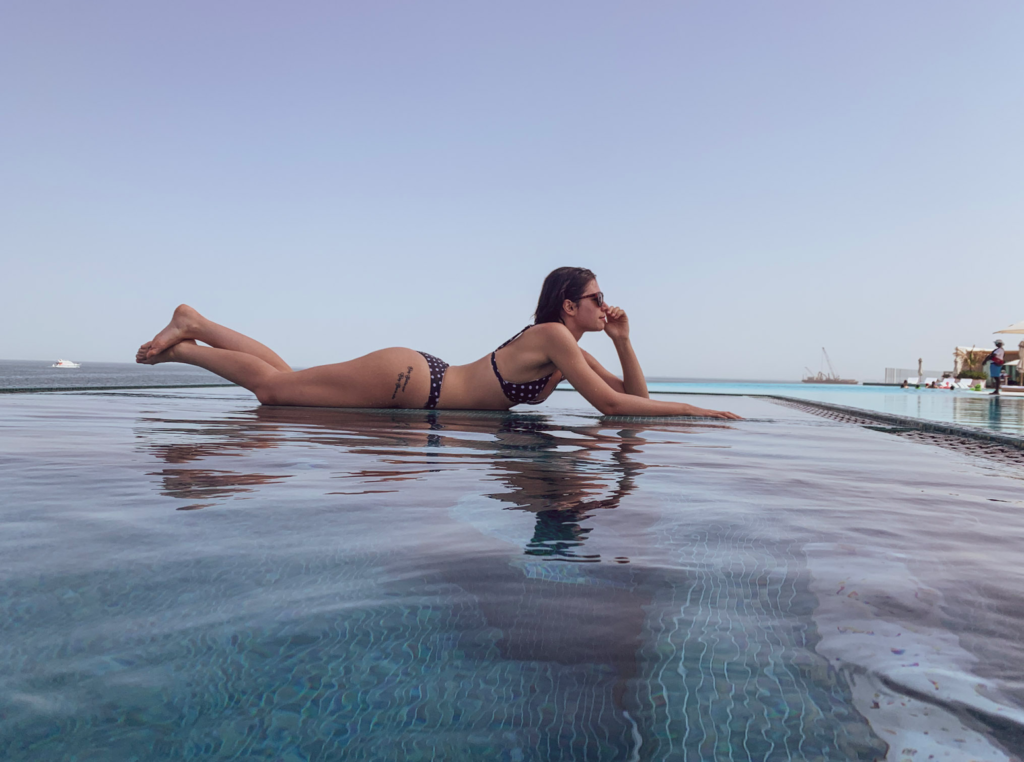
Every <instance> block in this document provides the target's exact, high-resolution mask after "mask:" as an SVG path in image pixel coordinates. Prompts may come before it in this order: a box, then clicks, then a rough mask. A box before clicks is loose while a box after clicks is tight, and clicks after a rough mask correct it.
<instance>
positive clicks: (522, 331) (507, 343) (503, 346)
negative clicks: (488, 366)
mask: <svg viewBox="0 0 1024 762" xmlns="http://www.w3.org/2000/svg"><path fill="white" fill-rule="evenodd" d="M530 328H533V326H532V325H528V326H526V328H524V329H523V330H521V331H520V332H519V333H517V334H516V335H515V336H513V337H512V338H511V339H509V340H508V341H506V342H505V343H504V344H502V345H501V346H500V347H498V349H504V348H505V347H507V346H508V345H509V344H511V343H512V342H513V341H515V340H516V339H518V338H519V337H520V336H522V335H523V334H524V333H526V331H527V330H528V329H530ZM498 349H495V350H494V352H497V351H498ZM494 352H491V354H494Z"/></svg>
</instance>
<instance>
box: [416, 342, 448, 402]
mask: <svg viewBox="0 0 1024 762" xmlns="http://www.w3.org/2000/svg"><path fill="white" fill-rule="evenodd" d="M420 354H421V355H423V357H424V359H426V361H427V367H428V368H430V396H429V397H427V404H426V405H424V406H423V407H425V408H426V409H427V410H433V409H434V408H435V407H437V400H438V398H439V397H440V396H441V384H442V383H444V372H445V371H446V370H448V363H446V362H445V361H444V360H441V359H439V358H437V357H434V356H433V355H428V354H427V353H426V352H420Z"/></svg>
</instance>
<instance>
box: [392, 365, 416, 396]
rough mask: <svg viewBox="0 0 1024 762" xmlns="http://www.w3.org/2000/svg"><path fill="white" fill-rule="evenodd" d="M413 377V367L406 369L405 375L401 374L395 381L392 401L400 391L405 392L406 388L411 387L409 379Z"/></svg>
mask: <svg viewBox="0 0 1024 762" xmlns="http://www.w3.org/2000/svg"><path fill="white" fill-rule="evenodd" d="M411 377H412V366H411V365H410V366H409V367H408V368H406V369H405V373H399V374H398V378H397V379H396V380H395V391H394V393H392V395H391V399H394V398H395V395H396V394H398V392H399V390H401V391H403V392H404V391H405V387H407V386H408V385H409V379H410V378H411Z"/></svg>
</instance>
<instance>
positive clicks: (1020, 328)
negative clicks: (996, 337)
mask: <svg viewBox="0 0 1024 762" xmlns="http://www.w3.org/2000/svg"><path fill="white" fill-rule="evenodd" d="M995 333H1024V320H1021V321H1020V322H1019V323H1014V324H1013V325H1011V326H1010V327H1009V328H1004V329H1003V330H1001V331H995Z"/></svg>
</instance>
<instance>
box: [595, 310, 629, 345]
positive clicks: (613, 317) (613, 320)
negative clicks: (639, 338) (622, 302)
mask: <svg viewBox="0 0 1024 762" xmlns="http://www.w3.org/2000/svg"><path fill="white" fill-rule="evenodd" d="M601 309H603V310H604V316H605V321H606V322H605V324H604V332H605V333H606V334H608V338H610V339H611V340H612V341H625V340H626V339H628V338H629V318H628V317H626V311H625V310H624V309H622V308H621V307H612V306H611V305H610V304H605V305H603V306H602V307H601Z"/></svg>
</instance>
